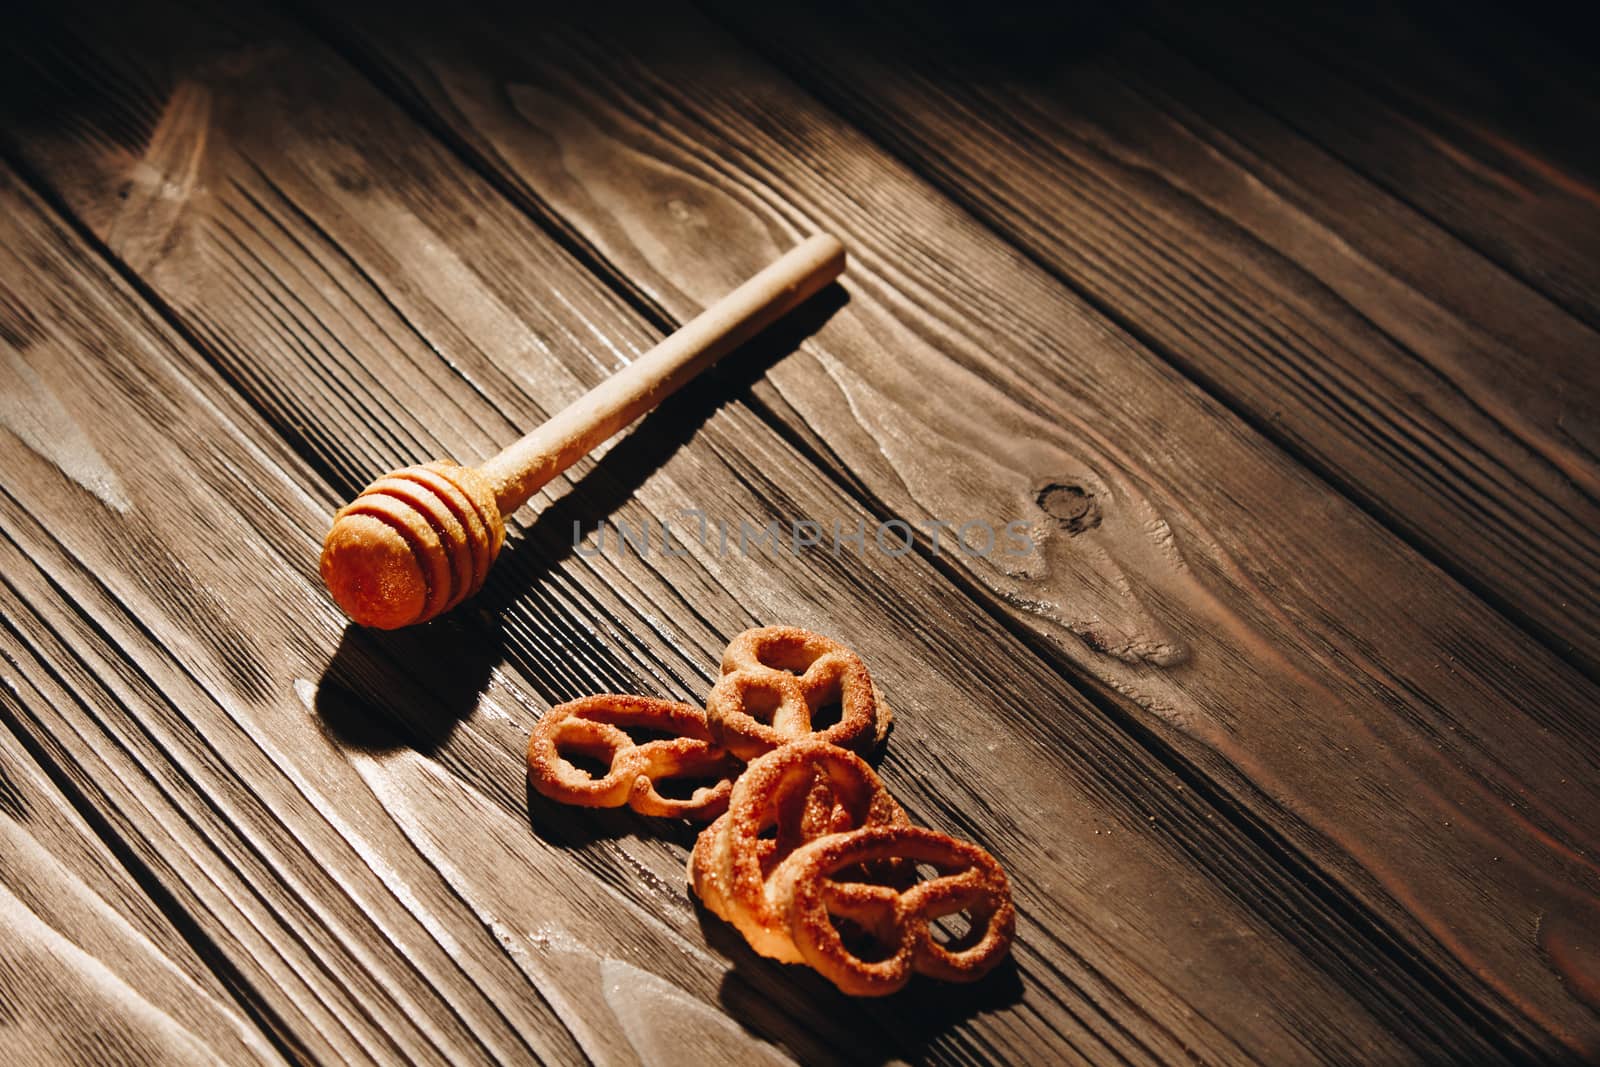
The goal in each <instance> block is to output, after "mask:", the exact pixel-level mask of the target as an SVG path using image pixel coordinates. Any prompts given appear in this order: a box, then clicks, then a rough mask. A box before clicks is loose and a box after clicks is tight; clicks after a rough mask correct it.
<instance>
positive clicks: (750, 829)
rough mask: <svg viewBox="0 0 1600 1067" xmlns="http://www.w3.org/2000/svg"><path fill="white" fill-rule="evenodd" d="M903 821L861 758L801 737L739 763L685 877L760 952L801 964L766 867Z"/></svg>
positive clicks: (704, 899) (882, 787)
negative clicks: (838, 838) (816, 844)
mask: <svg viewBox="0 0 1600 1067" xmlns="http://www.w3.org/2000/svg"><path fill="white" fill-rule="evenodd" d="M905 823H906V816H905V813H904V812H903V811H901V809H900V805H899V804H897V803H895V801H894V798H893V797H891V796H890V795H889V793H888V790H887V789H885V788H884V785H883V782H881V781H880V780H879V779H878V776H877V775H876V774H874V773H873V771H872V768H871V767H868V766H867V764H866V763H865V761H863V760H862V759H861V757H859V756H857V755H855V754H854V753H852V752H849V751H847V750H845V749H842V748H839V747H837V746H835V745H830V744H828V743H826V742H824V741H821V740H819V739H817V738H807V739H805V740H802V741H796V742H794V743H792V744H788V745H784V746H783V747H782V748H779V749H776V750H774V751H772V752H770V753H768V754H767V755H765V756H762V757H760V758H758V759H756V760H755V761H753V762H752V763H751V764H750V765H749V766H748V767H747V768H745V771H744V774H742V775H741V776H740V777H739V780H738V781H737V782H736V783H735V784H734V787H733V795H732V797H731V798H730V799H729V803H728V810H727V812H726V813H725V814H724V815H722V816H721V817H720V818H718V819H717V821H716V822H714V823H712V824H711V825H710V826H708V827H707V828H706V829H705V830H703V831H701V833H700V837H699V839H698V840H697V841H696V842H695V846H694V851H693V852H692V853H691V854H690V857H689V881H690V884H691V885H692V886H693V887H694V891H695V893H696V895H698V896H699V897H700V899H701V900H702V901H703V902H704V903H705V905H706V907H707V908H709V909H710V910H711V911H712V912H713V913H714V914H716V915H718V916H720V917H721V918H723V919H725V920H727V921H728V922H730V923H732V924H733V925H734V926H735V927H736V928H737V929H738V930H739V932H740V933H741V934H743V935H744V938H745V940H746V941H748V942H749V943H750V946H751V947H752V948H754V949H755V950H756V951H757V952H759V953H760V954H761V955H763V956H770V957H772V958H774V959H778V960H783V961H784V962H786V963H800V962H803V957H802V955H801V953H800V950H799V949H798V948H796V946H795V943H794V941H793V938H792V936H791V934H790V924H789V921H788V916H787V914H786V912H785V911H784V909H783V907H782V906H781V905H779V904H777V903H775V902H774V901H773V899H772V898H771V895H770V893H769V882H770V879H771V875H772V872H773V870H774V869H775V868H777V867H778V866H779V864H780V863H782V862H783V861H785V860H786V859H787V858H788V857H789V856H790V855H791V854H792V853H794V852H795V851H796V850H797V849H800V848H802V847H803V846H805V845H806V844H807V843H808V842H813V841H816V840H819V839H829V838H830V837H831V836H832V835H836V834H840V833H846V832H848V831H852V830H856V829H859V828H861V827H864V826H890V825H904V824H905ZM768 831H771V832H772V835H771V836H770V837H769V836H767V832H768Z"/></svg>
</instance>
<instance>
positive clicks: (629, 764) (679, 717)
mask: <svg viewBox="0 0 1600 1067" xmlns="http://www.w3.org/2000/svg"><path fill="white" fill-rule="evenodd" d="M629 728H632V729H642V730H648V731H651V732H654V733H663V734H666V735H667V736H666V737H662V738H658V739H656V740H650V741H645V742H643V743H642V744H641V743H638V742H636V741H635V740H634V739H633V738H632V737H631V736H629V734H628V729H629ZM564 754H566V755H574V756H584V757H587V758H589V759H594V760H600V761H603V762H605V764H606V766H607V770H606V773H605V774H604V775H603V776H601V777H599V778H596V777H594V776H592V775H590V774H588V773H587V772H586V771H584V770H582V769H580V768H579V767H576V766H574V765H573V764H572V763H571V762H570V761H569V760H568V759H567V758H566V755H564ZM739 769H740V761H739V760H737V759H735V758H733V757H732V756H730V755H729V754H728V753H727V752H725V751H724V750H723V749H721V748H719V747H718V746H716V745H714V744H712V742H711V734H710V731H709V730H708V728H707V726H706V716H705V712H703V711H701V710H700V709H699V708H697V707H694V706H692V705H689V704H678V703H674V702H673V701H670V700H657V699H655V698H653V697H642V696H626V695H617V694H605V695H601V696H591V697H584V698H583V699H582V700H574V701H572V702H571V703H569V704H560V705H557V706H556V707H553V708H551V709H550V710H549V711H547V712H545V715H544V718H542V719H540V720H539V724H538V725H537V726H535V727H534V730H533V736H532V737H531V738H530V739H529V741H528V780H529V781H530V782H531V783H532V784H533V788H534V789H536V790H538V791H539V792H540V793H542V794H543V795H545V796H547V797H549V798H550V799H551V800H559V801H561V802H562V803H564V804H577V805H581V806H583V807H588V808H620V807H622V806H623V805H624V804H626V805H627V806H628V807H631V808H632V809H633V810H634V811H637V812H639V813H640V814H642V815H662V816H668V817H676V818H682V819H695V820H701V821H705V820H710V819H714V818H716V817H717V815H719V814H720V813H721V812H723V811H724V810H725V809H726V808H727V804H728V797H729V795H730V794H731V792H732V790H733V779H734V778H735V777H736V776H737V775H738V773H739ZM697 778H703V779H715V780H716V782H715V784H714V785H710V786H699V787H697V788H695V789H694V790H693V792H692V793H691V794H690V795H689V797H688V798H687V799H679V798H675V797H669V796H664V795H662V793H661V792H660V791H659V790H658V788H657V787H658V785H659V784H661V783H664V782H666V781H670V780H672V779H697Z"/></svg>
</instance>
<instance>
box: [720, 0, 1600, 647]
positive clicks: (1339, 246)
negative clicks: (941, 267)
mask: <svg viewBox="0 0 1600 1067" xmlns="http://www.w3.org/2000/svg"><path fill="white" fill-rule="evenodd" d="M729 10H730V11H732V10H733V9H732V8H731V7H730V8H729ZM1174 17H1175V16H1174ZM791 21H794V20H791ZM1190 21H1192V22H1193V23H1194V24H1195V25H1193V26H1192V27H1190V29H1191V30H1192V31H1193V32H1192V33H1186V34H1184V35H1183V40H1185V41H1191V40H1194V39H1197V38H1199V37H1202V36H1204V37H1206V38H1208V39H1212V38H1225V39H1226V40H1227V41H1232V40H1233V38H1232V37H1231V36H1230V30H1229V29H1228V27H1230V26H1231V25H1232V22H1230V21H1228V20H1219V19H1216V18H1214V17H1213V16H1212V13H1210V12H1209V11H1208V12H1207V13H1206V14H1204V15H1196V16H1195V17H1194V18H1193V19H1192V20H1190ZM1201 24H1204V27H1205V28H1204V29H1203V30H1202V28H1201ZM745 26H746V30H747V32H748V33H750V34H751V35H752V39H753V40H757V41H762V42H766V43H767V45H768V46H769V50H770V52H771V54H772V55H773V56H775V57H778V58H779V59H780V60H781V61H782V62H783V63H784V64H785V65H786V66H787V67H788V68H790V69H792V70H794V71H795V72H796V73H797V74H798V75H799V76H800V77H801V78H802V80H803V81H804V83H805V84H807V85H809V86H814V87H815V88H816V89H817V91H818V92H819V93H820V94H821V95H822V96H823V97H824V98H825V99H826V100H827V101H828V102H829V103H830V104H832V105H834V106H836V107H837V108H839V109H840V110H841V111H842V112H843V113H844V114H845V115H847V116H849V117H850V118H851V119H852V120H853V121H855V122H857V123H858V124H860V125H861V126H862V127H863V128H865V129H868V130H870V131H872V133H873V134H874V135H875V136H877V137H879V138H881V139H883V140H884V141H885V142H886V143H888V144H889V145H891V146H893V148H894V150H895V152H896V153H897V154H898V155H900V156H901V157H902V158H905V159H907V160H909V161H911V162H912V163H914V165H915V166H916V167H918V168H919V169H920V170H922V171H923V172H925V173H927V174H929V175H931V176H932V178H933V180H934V181H936V182H937V183H938V184H939V185H940V187H941V188H943V189H944V190H946V191H947V192H948V193H949V194H950V195H951V196H952V197H954V198H955V199H957V200H958V201H960V202H961V203H962V204H963V205H964V206H966V207H968V208H969V209H970V210H972V211H973V212H974V213H975V214H977V215H978V216H979V217H981V218H983V219H984V220H985V221H986V222H987V223H989V224H990V225H992V226H994V227H995V228H997V229H999V230H1000V231H1001V232H1002V233H1004V234H1006V235H1007V237H1008V238H1009V239H1011V240H1013V241H1015V242H1016V243H1017V244H1018V245H1020V246H1021V247H1023V248H1024V249H1026V250H1027V251H1028V253H1029V254H1030V255H1031V256H1033V257H1034V258H1035V259H1037V260H1038V261H1039V262H1040V263H1042V264H1043V265H1045V266H1046V267H1047V268H1048V269H1049V270H1050V271H1051V272H1052V273H1054V274H1056V275H1057V276H1059V277H1061V278H1062V279H1064V280H1065V281H1066V282H1067V283H1068V284H1070V285H1071V286H1073V287H1074V288H1076V289H1078V290H1080V291H1081V292H1083V293H1084V294H1085V295H1086V296H1087V297H1088V298H1089V299H1090V300H1091V301H1092V302H1094V303H1095V305H1096V306H1097V307H1099V308H1100V309H1102V310H1103V311H1104V312H1105V313H1106V314H1108V315H1109V316H1111V317H1112V318H1113V319H1115V320H1116V321H1117V322H1119V323H1120V324H1122V325H1123V326H1124V328H1125V329H1127V330H1129V331H1130V332H1132V333H1133V334H1135V335H1136V336H1138V337H1139V338H1140V339H1141V340H1142V341H1144V342H1145V343H1146V344H1148V345H1149V346H1150V347H1152V348H1154V349H1155V350H1156V351H1157V352H1159V353H1160V354H1161V355H1162V356H1163V357H1164V358H1166V359H1167V360H1168V361H1170V362H1172V363H1173V364H1175V365H1176V366H1178V367H1179V368H1180V369H1182V370H1183V371H1184V372H1185V373H1186V374H1188V375H1190V376H1191V377H1193V378H1195V379H1197V380H1198V381H1200V382H1202V383H1203V384H1204V385H1205V387H1206V388H1207V390H1208V391H1209V392H1211V393H1212V394H1213V395H1216V396H1218V397H1220V398H1221V399H1223V400H1224V401H1225V402H1226V403H1227V404H1228V406H1229V407H1231V408H1233V409H1234V410H1236V411H1239V412H1241V413H1243V415H1244V416H1245V417H1246V419H1247V420H1248V421H1250V422H1251V423H1252V425H1254V426H1256V427H1258V428H1259V429H1260V430H1261V431H1262V432H1263V433H1264V434H1266V435H1267V436H1269V437H1271V438H1272V439H1273V440H1275V441H1277V442H1279V443H1281V444H1283V445H1285V446H1286V447H1287V449H1288V450H1289V451H1290V452H1292V453H1293V454H1294V455H1296V456H1297V457H1300V458H1303V459H1304V460H1305V461H1306V462H1307V463H1309V464H1310V465H1311V466H1312V468H1313V469H1315V470H1316V471H1318V472H1319V473H1321V474H1322V475H1323V476H1324V477H1325V478H1327V479H1329V480H1330V481H1332V482H1333V483H1334V484H1335V485H1337V486H1340V487H1341V488H1344V489H1346V490H1347V491H1348V492H1350V493H1351V495H1352V496H1354V497H1355V498H1356V499H1357V500H1358V501H1359V502H1360V503H1361V504H1362V506H1363V507H1364V508H1366V509H1367V510H1368V511H1370V512H1372V513H1373V514H1375V515H1377V516H1379V517H1380V518H1381V519H1382V520H1383V521H1384V522H1385V524H1386V525H1388V526H1390V527H1391V528H1393V529H1396V530H1398V531H1400V532H1402V533H1403V534H1404V535H1405V537H1406V538H1407V540H1409V541H1410V542H1412V543H1413V544H1416V545H1418V546H1420V547H1421V548H1422V549H1423V550H1424V551H1425V553H1426V554H1428V555H1429V556H1430V558H1432V559H1434V560H1436V561H1438V562H1439V563H1440V564H1441V565H1442V566H1444V567H1445V569H1447V570H1448V571H1450V572H1451V573H1452V574H1453V575H1455V576H1456V577H1458V578H1459V579H1461V580H1462V581H1464V582H1465V583H1466V584H1467V585H1468V586H1469V587H1470V588H1472V589H1473V590H1474V591H1477V592H1479V593H1480V594H1482V595H1484V596H1485V597H1487V598H1488V599H1489V600H1490V601H1491V602H1492V603H1494V604H1495V605H1496V606H1497V607H1499V608H1500V609H1501V610H1502V611H1504V612H1505V613H1506V614H1508V615H1510V616H1511V617H1512V618H1513V619H1516V620H1517V621H1519V622H1520V623H1523V624H1524V625H1526V626H1528V627H1529V628H1530V629H1532V630H1533V631H1534V632H1535V633H1536V634H1538V635H1539V636H1540V637H1541V638H1543V639H1544V640H1546V641H1547V642H1548V643H1550V644H1551V645H1552V647H1554V648H1556V649H1558V650H1559V651H1561V652H1562V653H1563V654H1564V655H1566V656H1568V657H1570V658H1571V659H1572V660H1573V661H1574V662H1576V663H1578V664H1579V665H1580V666H1581V667H1582V668H1584V669H1585V670H1586V671H1588V672H1589V673H1590V675H1591V677H1600V532H1597V531H1600V436H1597V433H1600V422H1597V419H1600V377H1597V376H1596V375H1595V374H1594V373H1593V370H1592V364H1593V362H1594V359H1595V357H1596V355H1597V353H1600V335H1597V334H1596V333H1595V332H1594V331H1593V330H1592V329H1591V328H1590V327H1588V326H1585V325H1584V324H1583V323H1581V322H1578V321H1575V320H1574V319H1573V318H1572V317H1571V316H1570V315H1568V314H1567V313H1565V312H1564V311H1562V309H1561V308H1559V307H1557V306H1555V305H1553V304H1551V303H1550V302H1549V301H1548V300H1547V299H1546V298H1544V297H1543V296H1542V295H1541V294H1540V293H1539V292H1538V291H1537V290H1535V289H1533V288H1530V287H1529V286H1528V285H1526V284H1524V283H1523V282H1521V281H1519V280H1517V279H1516V278H1514V277H1512V276H1510V275H1508V274H1506V273H1505V272H1504V271H1503V270H1502V269H1500V267H1498V266H1496V265H1495V264H1494V263H1493V262H1490V261H1488V260H1486V259H1484V257H1483V256H1482V255H1480V254H1479V253H1478V252H1477V251H1475V250H1474V249H1473V248H1472V247H1471V246H1469V245H1467V244H1465V243H1463V242H1462V241H1460V240H1458V239H1457V238H1455V237H1453V236H1451V235H1450V234H1449V233H1447V232H1445V231H1443V230H1441V229H1440V227H1439V226H1438V225H1437V224H1436V223H1435V222H1433V221H1432V220H1431V219H1429V218H1428V217H1427V216H1425V215H1423V214H1420V213H1419V212H1418V211H1417V210H1416V209H1414V208H1413V207H1411V206H1409V205H1408V204H1407V203H1406V202H1404V201H1403V200H1398V199H1396V198H1395V197H1394V196H1392V195H1390V194H1389V193H1387V192H1386V191H1385V190H1384V188H1383V187H1382V186H1375V185H1374V184H1373V183H1372V182H1371V181H1369V180H1367V179H1366V178H1365V177H1363V176H1361V175H1360V174H1358V173H1355V172H1352V171H1351V170H1350V168H1349V167H1347V166H1345V165H1344V164H1343V163H1342V162H1341V161H1340V160H1339V159H1338V158H1336V157H1335V156H1332V155H1330V154H1328V152H1326V151H1325V150H1323V149H1322V148H1320V147H1318V146H1317V145H1316V144H1314V143H1310V142H1307V141H1306V139H1305V138H1304V137H1303V136H1302V135H1301V134H1300V133H1299V132H1297V128H1296V127H1295V126H1289V125H1285V124H1284V123H1283V122H1281V121H1278V120H1277V119H1275V118H1273V117H1272V116H1271V115H1269V114H1267V113H1265V112H1264V111H1263V110H1262V108H1261V107H1259V106H1257V105H1256V104H1255V103H1254V102H1252V101H1251V100H1248V99H1246V98H1243V97H1241V96H1239V95H1238V94H1236V93H1234V92H1232V91H1230V90H1229V89H1228V88H1226V87H1225V86H1223V85H1222V84H1220V83H1219V82H1218V81H1217V80H1216V79H1215V78H1212V77H1210V76H1208V75H1207V74H1205V73H1202V72H1201V71H1199V70H1197V69H1196V68H1195V67H1193V66H1192V65H1191V64H1189V63H1188V62H1187V61H1186V60H1185V59H1183V58H1182V57H1180V56H1179V55H1177V54H1175V53H1174V52H1173V51H1172V50H1171V49H1169V48H1167V47H1166V46H1164V45H1163V44H1161V43H1159V42H1157V41H1156V40H1153V39H1151V38H1150V37H1148V36H1146V35H1144V34H1142V33H1140V32H1137V31H1135V30H1124V31H1123V32H1122V33H1120V34H1118V35H1117V36H1116V37H1115V39H1114V42H1113V43H1111V44H1108V45H1106V46H1105V47H1103V48H1099V49H1093V50H1092V54H1090V55H1088V56H1084V55H1081V54H1078V53H1066V54H1063V55H1060V56H1058V57H1055V58H1052V59H1050V60H1042V61H1039V62H1036V63H1034V64H1032V65H1029V66H1028V67H1026V69H1025V70H1024V71H1022V72H1020V73H1015V74H999V73H997V68H998V67H999V66H1000V64H1001V59H1000V56H1001V54H1002V53H1003V52H1004V51H1005V50H1006V49H1015V48H1017V47H1018V46H1019V45H1018V41H1017V40H1016V36H1015V35H1021V34H1026V33H1028V32H1029V31H1030V26H1028V25H1024V26H1022V27H1018V28H1017V29H1016V30H1015V31H1014V33H1015V35H1003V36H1001V37H1000V38H999V39H997V40H992V41H988V42H986V44H985V46H984V47H982V48H979V49H978V50H976V51H974V50H973V49H972V48H970V47H967V46H966V45H965V43H964V42H956V41H942V40H939V39H937V38H935V39H932V40H929V39H927V38H925V37H922V38H919V37H918V36H916V35H913V36H912V37H911V38H910V40H907V38H906V35H905V34H903V33H902V31H901V28H900V24H899V23H896V24H895V26H893V27H886V26H884V25H883V24H881V23H879V22H877V21H876V20H865V19H860V18H858V19H856V20H854V21H849V22H846V23H845V26H846V27H848V29H847V30H846V29H843V28H841V27H839V26H837V25H830V26H829V28H827V29H826V30H821V29H820V28H819V27H818V26H817V25H816V24H815V23H813V22H811V21H808V20H799V21H797V22H794V25H792V26H791V25H789V24H787V23H785V22H782V21H777V22H774V23H773V24H772V25H770V26H767V25H762V24H760V20H759V19H757V20H754V22H753V23H752V21H751V20H749V19H747V20H746V21H745ZM800 41H803V42H804V45H803V46H802V47H792V48H791V47H787V43H793V42H800ZM891 42H893V44H894V47H892V48H891V47H890V43H891ZM1217 47H1218V48H1221V47H1223V45H1222V44H1218V45H1217ZM1233 47H1236V48H1237V49H1238V50H1239V51H1241V52H1242V53H1248V58H1247V59H1241V61H1240V62H1238V63H1231V62H1230V63H1221V62H1220V61H1219V66H1223V67H1226V68H1227V69H1228V70H1230V71H1232V70H1238V69H1241V68H1254V67H1256V66H1260V65H1263V64H1269V63H1271V64H1280V65H1283V66H1288V67H1293V69H1295V70H1304V69H1306V65H1305V64H1304V63H1296V62H1295V60H1294V59H1293V58H1292V57H1289V56H1287V55H1286V54H1285V53H1284V51H1283V49H1281V48H1278V47H1275V46H1274V43H1273V42H1272V41H1271V40H1270V39H1267V38H1264V37H1263V36H1262V35H1259V34H1258V35H1255V36H1253V37H1252V36H1246V37H1244V38H1243V39H1242V40H1240V41H1238V42H1237V43H1236V44H1234V45H1233ZM1269 57H1270V58H1269ZM1305 92H1306V95H1308V96H1312V97H1315V98H1316V99H1319V100H1321V101H1323V102H1324V104H1325V105H1326V107H1327V109H1328V110H1330V111H1336V112H1339V113H1340V114H1344V113H1345V111H1346V108H1347V103H1348V99H1349V94H1347V93H1345V92H1343V91H1339V92H1318V91H1315V90H1313V89H1306V90H1305ZM1267 95H1268V96H1269V97H1270V98H1271V99H1272V100H1273V105H1272V106H1273V107H1274V108H1278V109H1281V108H1283V107H1286V106H1288V105H1287V104H1285V103H1284V102H1283V98H1282V96H1281V95H1280V94H1278V93H1276V92H1272V93H1269V94H1267ZM1367 119H1368V117H1366V116H1363V117H1358V118H1355V119H1353V120H1352V121H1353V123H1354V125H1353V127H1352V130H1355V129H1359V131H1360V134H1359V136H1361V137H1368V136H1371V134H1370V131H1371V130H1372V129H1373V128H1374V127H1375V125H1376V120H1373V121H1368V120H1367ZM1298 125H1299V123H1297V126H1298ZM1350 136H1351V137H1356V136H1358V135H1357V134H1356V133H1354V132H1352V133H1351V134H1350ZM1381 154H1383V155H1384V157H1385V158H1388V159H1394V158H1397V157H1398V153H1391V152H1388V151H1387V150H1381ZM1421 184H1424V185H1427V186H1428V188H1430V189H1435V190H1437V189H1438V188H1439V187H1440V186H1441V184H1442V183H1435V182H1431V181H1422V182H1421ZM1479 216H1480V217H1481V216H1482V213H1479ZM1553 217H1554V216H1553ZM1565 217H1566V218H1568V219H1569V220H1571V221H1572V223H1573V224H1574V227H1573V228H1575V229H1577V230H1580V231H1581V230H1582V229H1583V227H1584V225H1585V223H1584V220H1585V219H1586V218H1588V217H1589V212H1588V211H1576V210H1574V211H1569V212H1567V213H1566V216H1565ZM1547 228H1548V227H1547ZM1596 280H1597V282H1600V278H1597V279H1596ZM1597 292H1600V289H1597Z"/></svg>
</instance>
